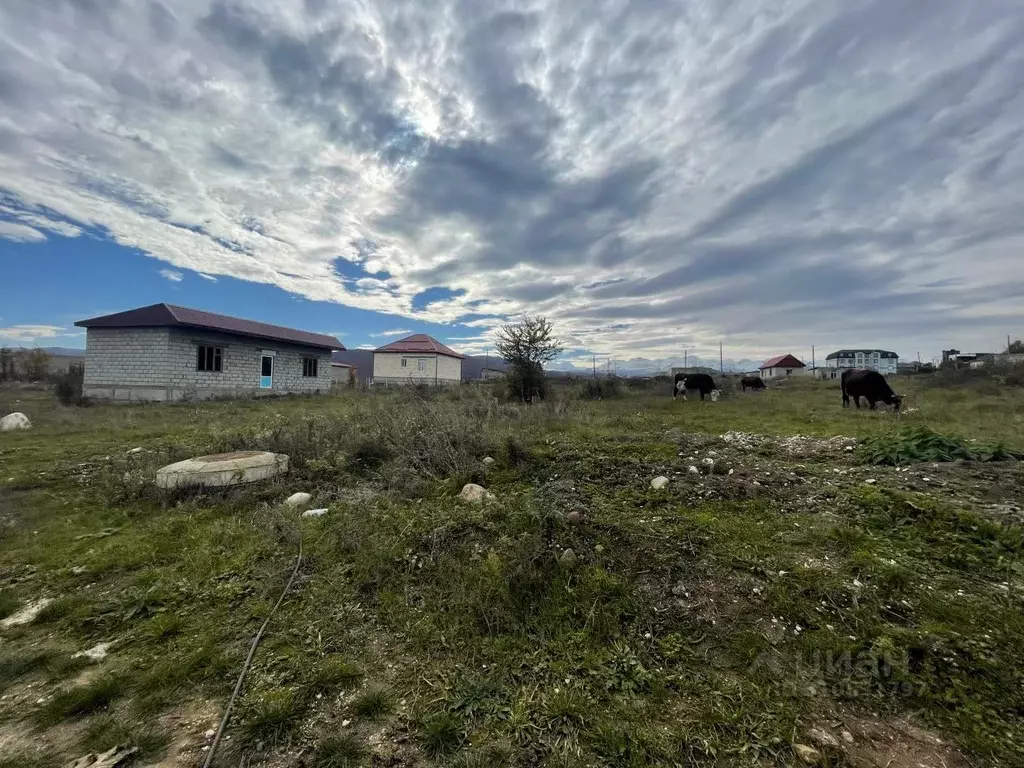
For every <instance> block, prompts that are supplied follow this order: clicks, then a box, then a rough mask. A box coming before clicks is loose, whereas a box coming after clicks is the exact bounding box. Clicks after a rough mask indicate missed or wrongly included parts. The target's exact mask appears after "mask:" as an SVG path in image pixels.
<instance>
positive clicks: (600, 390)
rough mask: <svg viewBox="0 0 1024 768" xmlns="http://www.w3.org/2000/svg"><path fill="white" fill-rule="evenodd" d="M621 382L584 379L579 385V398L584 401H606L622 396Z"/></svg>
mask: <svg viewBox="0 0 1024 768" xmlns="http://www.w3.org/2000/svg"><path fill="white" fill-rule="evenodd" d="M622 389H623V387H622V382H621V381H619V379H617V378H606V379H584V380H583V382H582V383H581V384H580V385H579V396H580V397H582V398H583V399H584V400H608V399H610V398H613V397H621V396H622Z"/></svg>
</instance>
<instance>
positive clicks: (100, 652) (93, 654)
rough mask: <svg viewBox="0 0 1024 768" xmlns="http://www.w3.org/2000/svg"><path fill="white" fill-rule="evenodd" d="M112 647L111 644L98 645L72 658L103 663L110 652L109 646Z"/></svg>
mask: <svg viewBox="0 0 1024 768" xmlns="http://www.w3.org/2000/svg"><path fill="white" fill-rule="evenodd" d="M112 645H113V643H98V644H97V645H94V646H93V647H92V648H89V649H88V650H86V651H79V652H78V653H76V654H75V655H74V656H72V658H74V659H89V661H103V660H104V659H105V658H107V654H108V653H109V652H110V646H112Z"/></svg>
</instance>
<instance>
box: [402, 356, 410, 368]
mask: <svg viewBox="0 0 1024 768" xmlns="http://www.w3.org/2000/svg"><path fill="white" fill-rule="evenodd" d="M402 367H403V368H408V367H409V361H408V360H407V359H406V358H404V357H403V358H402Z"/></svg>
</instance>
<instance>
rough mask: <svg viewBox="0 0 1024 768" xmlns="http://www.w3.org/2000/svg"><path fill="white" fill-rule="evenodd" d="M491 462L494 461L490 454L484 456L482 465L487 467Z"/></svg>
mask: <svg viewBox="0 0 1024 768" xmlns="http://www.w3.org/2000/svg"><path fill="white" fill-rule="evenodd" d="M493 463H494V459H492V458H491V457H490V456H485V457H484V466H485V467H489V466H491V464H493Z"/></svg>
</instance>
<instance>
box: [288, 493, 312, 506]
mask: <svg viewBox="0 0 1024 768" xmlns="http://www.w3.org/2000/svg"><path fill="white" fill-rule="evenodd" d="M312 498H313V497H312V496H311V495H310V494H308V493H303V492H301V491H300V492H299V493H293V494H292V495H291V496H289V497H288V498H287V499H285V500H284V505H285V506H286V507H305V506H306V505H308V504H309V502H310V501H311V500H312Z"/></svg>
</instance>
